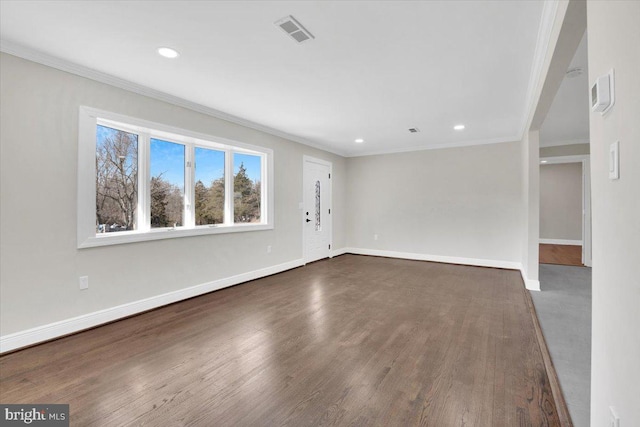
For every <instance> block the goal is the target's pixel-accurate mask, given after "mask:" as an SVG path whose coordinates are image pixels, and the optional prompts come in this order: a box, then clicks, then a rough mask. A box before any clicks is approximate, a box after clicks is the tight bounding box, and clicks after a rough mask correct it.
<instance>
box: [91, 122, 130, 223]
mask: <svg viewBox="0 0 640 427" xmlns="http://www.w3.org/2000/svg"><path fill="white" fill-rule="evenodd" d="M95 161H96V176H95V181H96V223H97V232H98V233H106V232H116V231H128V230H135V229H136V213H137V207H138V135H136V134H133V133H129V132H125V131H122V130H119V129H114V128H110V127H107V126H101V125H98V126H97V127H96V156H95Z"/></svg>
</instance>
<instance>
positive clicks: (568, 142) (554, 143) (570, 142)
mask: <svg viewBox="0 0 640 427" xmlns="http://www.w3.org/2000/svg"><path fill="white" fill-rule="evenodd" d="M577 144H589V139H588V138H578V139H567V140H563V141H540V148H547V147H560V146H563V145H577Z"/></svg>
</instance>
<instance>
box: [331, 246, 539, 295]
mask: <svg viewBox="0 0 640 427" xmlns="http://www.w3.org/2000/svg"><path fill="white" fill-rule="evenodd" d="M340 251H341V252H342V253H350V254H354V255H370V256H380V257H387V258H400V259H409V260H414V261H431V262H442V263H445V264H459V265H471V266H474V267H491V268H504V269H507V270H518V271H520V275H521V276H522V281H523V282H524V286H525V288H526V289H527V290H530V291H539V290H540V281H538V280H532V279H529V278H528V277H527V275H526V274H525V272H524V270H523V269H522V264H521V263H519V262H514V261H502V260H492V259H482V258H462V257H452V256H445V255H428V254H417V253H410V252H396V251H383V250H378V249H364V248H344V249H341V250H340Z"/></svg>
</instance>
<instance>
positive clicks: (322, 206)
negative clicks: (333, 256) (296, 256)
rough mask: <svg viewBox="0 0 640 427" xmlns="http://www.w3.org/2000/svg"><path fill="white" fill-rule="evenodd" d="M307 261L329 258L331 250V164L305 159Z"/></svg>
mask: <svg viewBox="0 0 640 427" xmlns="http://www.w3.org/2000/svg"><path fill="white" fill-rule="evenodd" d="M303 170H304V171H303V175H304V178H303V185H304V188H303V191H304V195H303V200H304V202H303V206H304V208H303V211H302V221H303V223H302V227H303V233H304V261H305V263H306V262H313V261H317V260H319V259H323V258H328V257H329V254H330V251H331V187H330V186H331V178H330V177H331V163H329V162H326V161H324V160H319V159H314V158H312V157H308V156H305V157H304V168H303Z"/></svg>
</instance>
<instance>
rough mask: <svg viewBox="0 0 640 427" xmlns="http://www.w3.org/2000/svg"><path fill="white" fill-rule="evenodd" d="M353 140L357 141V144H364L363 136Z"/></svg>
mask: <svg viewBox="0 0 640 427" xmlns="http://www.w3.org/2000/svg"><path fill="white" fill-rule="evenodd" d="M353 142H355V143H356V144H362V143H363V142H364V139H362V138H357V139H355V140H354V141H353Z"/></svg>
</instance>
